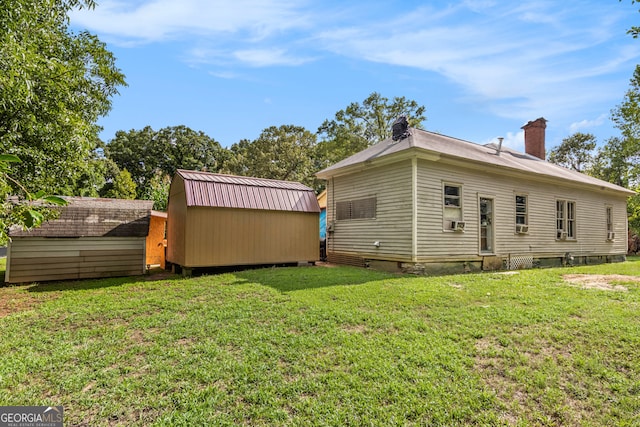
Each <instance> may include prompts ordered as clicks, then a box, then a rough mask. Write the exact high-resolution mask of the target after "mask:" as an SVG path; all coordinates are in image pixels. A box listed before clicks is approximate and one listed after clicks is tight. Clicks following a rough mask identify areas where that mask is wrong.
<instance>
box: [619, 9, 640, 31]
mask: <svg viewBox="0 0 640 427" xmlns="http://www.w3.org/2000/svg"><path fill="white" fill-rule="evenodd" d="M620 2H622V0H620ZM635 3H638V0H631V4H635ZM627 34H631V35H632V36H633V38H634V39H637V38H638V37H639V36H640V27H638V26H636V25H634V26H632V27H631V28H629V30H628V31H627Z"/></svg>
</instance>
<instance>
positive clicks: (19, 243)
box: [5, 237, 146, 283]
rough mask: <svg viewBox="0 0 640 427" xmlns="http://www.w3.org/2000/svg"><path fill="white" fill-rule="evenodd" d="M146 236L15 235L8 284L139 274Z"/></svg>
mask: <svg viewBox="0 0 640 427" xmlns="http://www.w3.org/2000/svg"><path fill="white" fill-rule="evenodd" d="M145 246H146V239H145V237H79V238H46V237H14V238H13V241H12V242H11V243H10V244H9V252H8V257H7V272H6V277H5V281H6V282H9V283H21V282H33V281H48V280H61V279H83V278H92V277H111V276H129V275H139V274H144V272H145V268H146V266H145Z"/></svg>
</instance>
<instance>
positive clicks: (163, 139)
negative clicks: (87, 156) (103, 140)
mask: <svg viewBox="0 0 640 427" xmlns="http://www.w3.org/2000/svg"><path fill="white" fill-rule="evenodd" d="M104 151H105V155H106V157H107V158H109V159H111V160H112V161H114V162H115V163H116V164H117V165H118V167H119V168H120V169H126V170H128V171H129V172H130V173H131V177H132V178H133V181H134V182H135V183H136V185H137V188H138V190H137V194H138V197H139V198H141V197H143V195H145V194H148V192H149V186H150V185H151V180H152V179H153V178H154V177H155V176H156V174H158V173H161V174H164V175H169V176H173V175H174V174H175V172H176V170H177V169H190V170H204V169H206V170H209V171H217V170H219V168H220V167H221V166H222V163H223V162H224V160H225V159H226V157H227V153H226V150H225V149H223V148H222V147H221V146H220V144H219V143H218V142H217V141H215V140H214V139H212V138H210V137H209V136H207V135H206V134H204V133H203V132H201V131H194V130H192V129H190V128H188V127H186V126H175V127H166V128H163V129H160V130H159V131H155V130H153V129H152V128H151V127H150V126H147V127H145V128H144V129H142V130H130V131H128V132H125V131H118V132H116V136H115V138H114V139H112V140H111V141H109V143H108V144H107V145H106V147H105V150H104Z"/></svg>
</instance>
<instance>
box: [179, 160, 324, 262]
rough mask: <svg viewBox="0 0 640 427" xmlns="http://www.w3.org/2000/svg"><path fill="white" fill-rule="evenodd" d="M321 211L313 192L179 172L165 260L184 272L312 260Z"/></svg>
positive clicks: (252, 180)
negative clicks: (208, 268)
mask: <svg viewBox="0 0 640 427" xmlns="http://www.w3.org/2000/svg"><path fill="white" fill-rule="evenodd" d="M319 212H320V208H319V206H318V201H317V199H316V196H315V193H314V191H313V189H311V188H309V187H307V186H305V185H303V184H300V183H297V182H289V181H277V180H271V179H260V178H250V177H241V176H233V175H222V174H214V173H208V172H196V171H187V170H178V171H177V172H176V174H175V176H174V178H173V180H172V182H171V188H170V192H169V204H168V209H167V213H168V220H167V261H168V262H170V263H172V264H173V265H177V266H179V267H181V268H182V269H183V270H184V269H186V274H189V271H190V270H191V269H193V268H197V267H219V266H235V265H260V264H288V263H297V262H300V261H304V262H315V261H317V260H318V257H319V245H318V235H319V218H318V214H319Z"/></svg>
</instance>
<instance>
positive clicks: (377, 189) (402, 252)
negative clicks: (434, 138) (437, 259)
mask: <svg viewBox="0 0 640 427" xmlns="http://www.w3.org/2000/svg"><path fill="white" fill-rule="evenodd" d="M411 171H412V168H411V160H406V161H402V162H398V163H394V164H392V165H389V166H383V167H378V168H374V169H371V170H366V169H365V170H363V171H362V172H360V173H357V174H351V175H348V176H338V177H335V178H332V179H331V180H329V181H328V182H327V194H328V198H327V203H328V205H327V224H331V223H332V222H333V223H334V231H333V232H332V233H327V251H328V252H337V253H349V254H358V255H362V256H366V257H367V258H372V259H389V260H406V259H411V253H412V237H411V236H412V212H413V211H412V186H411V182H412V172H411ZM367 197H376V200H377V207H376V211H377V212H376V218H375V219H353V220H341V221H334V220H335V203H336V202H339V201H346V200H355V199H362V198H367ZM376 241H377V242H380V246H379V247H377V248H376V247H375V246H374V242H376Z"/></svg>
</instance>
